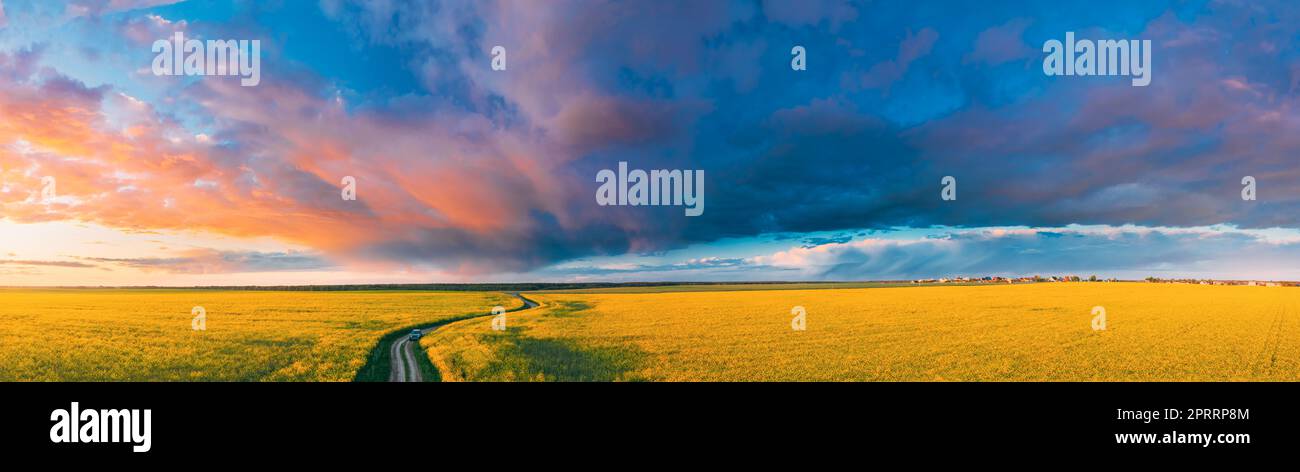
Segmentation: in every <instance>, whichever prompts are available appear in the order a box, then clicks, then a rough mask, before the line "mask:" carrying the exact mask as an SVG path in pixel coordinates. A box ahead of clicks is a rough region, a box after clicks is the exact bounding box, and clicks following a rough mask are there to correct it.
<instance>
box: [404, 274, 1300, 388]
mask: <svg viewBox="0 0 1300 472" xmlns="http://www.w3.org/2000/svg"><path fill="white" fill-rule="evenodd" d="M529 296H530V297H532V298H534V299H536V300H537V301H540V302H542V303H543V305H544V306H543V307H542V308H539V309H535V310H528V311H523V312H520V313H518V314H510V315H508V316H507V325H506V326H507V329H506V330H505V331H493V330H492V329H491V327H490V320H489V319H488V318H481V319H474V320H467V321H462V322H457V323H454V324H452V325H449V326H447V327H444V328H442V329H440V330H438V331H437V332H435V333H434V334H433V335H431V336H429V337H426V339H424V340H423V341H422V345H423V346H425V347H426V348H427V349H428V352H429V355H430V358H431V360H433V361H434V363H435V365H438V366H439V368H440V370H442V371H443V372H444V374H443V377H444V378H445V379H451V380H509V381H522V380H545V381H555V380H559V381H582V380H626V381H640V380H651V381H1193V380H1209V381H1265V380H1279V381H1295V380H1300V318H1298V317H1300V290H1297V289H1294V288H1285V287H1278V288H1274V287H1245V286H1201V285H1181V284H1147V283H1039V284H1024V285H997V286H933V287H898V288H865V289H830V290H769V291H730V292H677V293H672V292H668V293H639V294H628V293H603V294H602V293H570V294H564V293H549V294H534V295H529ZM796 306H801V307H803V308H804V311H805V312H806V315H805V321H806V330H803V331H797V330H794V329H792V326H791V322H792V318H794V315H792V314H791V311H792V309H794V307H796ZM1098 306H1100V307H1102V308H1103V309H1104V311H1105V329H1104V330H1094V329H1093V327H1094V318H1097V316H1096V315H1094V311H1093V308H1094V307H1098ZM1098 313H1100V312H1098ZM1098 326H1100V325H1099V324H1098Z"/></svg>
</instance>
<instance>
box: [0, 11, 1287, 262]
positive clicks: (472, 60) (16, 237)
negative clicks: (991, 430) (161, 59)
mask: <svg viewBox="0 0 1300 472" xmlns="http://www.w3.org/2000/svg"><path fill="white" fill-rule="evenodd" d="M0 11H3V12H4V13H3V15H2V16H0V65H4V66H5V67H4V68H3V70H4V72H3V73H0V97H3V98H0V107H3V108H0V173H2V175H3V176H4V179H5V180H4V184H3V185H4V187H3V188H0V190H2V191H3V192H0V205H3V206H0V209H3V212H2V213H0V226H3V227H4V229H5V231H4V234H5V235H6V236H4V237H0V242H3V243H4V245H5V246H7V247H6V248H5V250H4V251H0V252H3V254H0V284H12V285H26V284H74V283H75V284H100V283H102V284H162V283H167V284H171V283H175V284H207V283H252V284H256V283H263V284H274V283H338V282H358V283H361V282H410V281H444V280H445V281H477V280H860V279H901V278H921V277H943V276H955V275H1019V274H1032V273H1059V272H1071V273H1085V274H1086V273H1097V274H1098V275H1102V276H1116V277H1125V278H1141V277H1145V276H1146V275H1158V276H1196V277H1221V278H1268V279H1300V271H1298V270H1297V269H1294V267H1298V266H1300V264H1295V262H1297V261H1298V260H1297V254H1298V252H1297V249H1298V248H1300V246H1297V242H1300V230H1298V229H1297V222H1296V218H1295V216H1294V215H1296V214H1297V211H1296V210H1297V203H1298V202H1300V168H1298V167H1297V166H1296V165H1295V164H1294V162H1295V160H1294V156H1296V155H1297V152H1298V151H1300V138H1298V137H1297V136H1300V133H1296V132H1295V131H1296V130H1297V129H1300V112H1297V110H1298V109H1300V107H1298V106H1297V105H1300V103H1297V92H1300V59H1298V58H1297V51H1298V49H1297V45H1298V44H1297V43H1298V42H1300V26H1297V25H1300V21H1297V20H1300V8H1297V7H1295V6H1294V5H1291V4H1289V3H1287V2H1251V3H1241V2H1228V1H1219V2H1215V1H1202V2H1118V1H1116V2H1107V1H1090V2H981V3H979V4H978V5H976V4H971V3H969V2H926V1H921V2H876V3H870V2H851V1H850V2H844V1H801V2H791V1H752V0H751V1H706V2H650V1H631V2H604V1H548V2H533V1H477V2H469V1H464V2H462V1H442V2H434V1H397V0H393V1H374V2H353V1H344V0H325V1H320V2H306V1H303V2H288V1H285V2H228V1H215V0H212V1H206V0H191V1H170V0H111V1H110V0H74V1H70V2H48V1H41V2H26V1H17V0H3V1H2V2H0ZM177 31H181V32H183V33H184V34H185V35H186V37H187V38H193V39H200V40H209V39H236V40H239V39H243V40H254V39H256V40H259V41H260V44H261V77H262V80H261V83H260V84H258V85H257V86H254V87H241V86H239V83H238V79H237V78H233V77H213V76H203V77H172V76H156V75H154V74H153V73H151V71H150V64H151V61H152V60H153V58H154V52H153V51H152V50H151V45H152V43H153V42H154V41H156V40H159V39H167V38H170V37H171V35H172V34H173V33H175V32H177ZM1066 32H1074V33H1075V35H1077V36H1078V37H1079V38H1081V39H1089V38H1090V39H1137V40H1150V41H1151V44H1152V69H1151V79H1152V80H1151V83H1150V85H1149V86H1145V87H1134V86H1132V85H1131V84H1130V78H1129V77H1061V76H1048V75H1046V74H1044V73H1043V69H1042V65H1043V59H1044V56H1045V55H1044V53H1043V45H1044V42H1045V41H1048V40H1058V41H1060V40H1064V38H1065V34H1066ZM497 45H500V46H503V47H504V48H505V49H506V51H507V59H508V67H507V69H506V70H493V69H492V68H491V67H490V65H491V60H492V57H491V55H490V53H489V51H490V50H491V49H492V47H493V46H497ZM794 46H802V47H804V48H805V50H806V51H807V69H806V70H800V71H796V70H792V69H791V67H790V62H791V57H792V56H791V48H792V47H794ZM618 162H628V163H629V166H630V167H632V168H641V169H699V170H704V171H705V173H706V175H707V178H706V180H705V185H706V202H707V204H706V210H705V213H704V214H703V215H701V216H698V217H688V216H684V215H683V213H682V209H681V208H679V207H620V206H600V205H598V204H597V203H596V200H595V198H594V194H595V192H596V189H597V186H598V184H597V183H596V182H595V179H594V176H595V175H596V174H597V172H598V171H600V170H602V169H614V168H616V167H617V164H618ZM43 176H53V177H56V178H57V179H58V182H59V187H58V188H59V193H60V195H61V197H60V198H58V199H55V200H54V201H52V202H50V201H42V200H41V199H40V198H38V197H39V196H40V188H41V185H40V182H41V177H43ZM343 176H353V177H355V178H356V180H357V182H358V183H359V185H358V188H359V190H358V199H357V200H356V201H345V200H341V199H340V198H339V187H340V178H341V177H343ZM944 176H953V177H955V178H956V179H957V182H958V184H957V199H956V200H955V201H944V200H942V199H941V198H940V190H941V185H940V180H941V179H942V178H943V177H944ZM1245 176H1252V177H1254V178H1255V180H1256V182H1257V184H1256V185H1257V199H1256V200H1254V201H1245V200H1243V199H1242V198H1241V191H1242V187H1243V185H1242V183H1241V180H1242V178H1243V177H1245ZM56 234H57V235H58V238H57V241H59V243H58V244H57V245H54V244H50V243H47V242H45V241H50V240H51V239H50V238H52V237H53V236H52V235H56Z"/></svg>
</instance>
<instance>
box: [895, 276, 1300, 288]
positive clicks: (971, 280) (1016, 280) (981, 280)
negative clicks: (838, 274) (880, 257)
mask: <svg viewBox="0 0 1300 472" xmlns="http://www.w3.org/2000/svg"><path fill="white" fill-rule="evenodd" d="M1142 281H1143V282H1146V283H1153V284H1194V285H1242V286H1250V287H1300V282H1278V281H1266V280H1212V279H1162V278H1159V277H1147V278H1146V279H1144V280H1142ZM1035 282H1136V281H1128V280H1119V279H1114V278H1110V279H1101V278H1097V276H1095V275H1091V276H1088V277H1087V278H1084V277H1080V276H1078V275H1046V276H1044V275H1034V276H1031V277H999V276H988V277H953V278H942V279H916V280H913V281H912V283H914V284H1020V283H1035Z"/></svg>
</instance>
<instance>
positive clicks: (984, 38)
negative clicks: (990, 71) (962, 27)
mask: <svg viewBox="0 0 1300 472" xmlns="http://www.w3.org/2000/svg"><path fill="white" fill-rule="evenodd" d="M1032 23H1033V21H1032V20H1029V19H1025V18H1015V19H1012V20H1011V21H1008V22H1006V23H1003V24H1001V25H999V26H995V27H992V28H989V29H986V30H984V31H981V32H980V34H979V35H978V36H976V37H975V50H973V51H971V52H970V53H969V54H967V55H966V56H965V57H963V58H962V62H964V63H971V62H979V63H985V64H989V65H997V64H1001V63H1004V62H1009V61H1014V60H1017V59H1024V58H1027V57H1030V56H1033V55H1034V54H1035V51H1034V50H1033V49H1032V48H1030V47H1029V46H1028V45H1027V44H1025V42H1024V40H1022V39H1021V36H1022V35H1023V34H1024V33H1025V28H1028V27H1029V25H1030V24H1032Z"/></svg>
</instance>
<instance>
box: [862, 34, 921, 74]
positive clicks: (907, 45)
mask: <svg viewBox="0 0 1300 472" xmlns="http://www.w3.org/2000/svg"><path fill="white" fill-rule="evenodd" d="M938 39H939V33H937V32H935V31H934V30H933V29H930V28H924V29H922V30H921V31H919V32H917V33H916V34H912V33H911V32H908V33H907V37H906V38H903V41H902V42H901V43H899V45H898V57H897V58H895V59H892V60H888V61H884V62H880V63H877V64H876V65H874V66H871V70H869V71H867V73H866V75H864V76H863V77H862V80H861V83H862V86H863V87H866V88H882V87H884V88H887V87H888V86H889V85H891V84H893V83H894V82H897V81H898V80H899V79H902V78H903V75H904V74H906V73H907V69H908V68H909V67H910V66H911V65H912V61H915V60H916V59H918V58H920V57H923V56H925V55H927V54H929V53H930V49H931V48H933V47H934V42H935V41H936V40H938Z"/></svg>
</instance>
